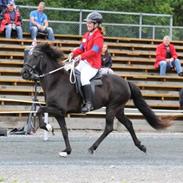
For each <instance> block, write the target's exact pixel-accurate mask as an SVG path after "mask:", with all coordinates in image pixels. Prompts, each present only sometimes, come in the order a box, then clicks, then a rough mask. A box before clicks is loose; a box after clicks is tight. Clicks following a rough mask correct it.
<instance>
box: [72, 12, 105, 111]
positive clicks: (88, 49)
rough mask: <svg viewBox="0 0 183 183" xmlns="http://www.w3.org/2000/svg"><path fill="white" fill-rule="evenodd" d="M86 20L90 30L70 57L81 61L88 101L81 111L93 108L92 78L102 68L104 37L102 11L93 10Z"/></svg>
mask: <svg viewBox="0 0 183 183" xmlns="http://www.w3.org/2000/svg"><path fill="white" fill-rule="evenodd" d="M84 21H86V25H87V29H88V32H86V33H85V34H84V35H83V38H82V42H81V44H80V47H79V48H76V49H74V50H73V51H72V53H71V54H70V57H71V58H74V60H75V61H78V62H79V64H78V65H77V66H76V69H77V70H78V71H80V74H81V85H82V88H83V92H84V98H85V101H86V103H85V105H84V106H83V107H82V109H81V111H82V112H88V111H91V110H93V104H92V90H91V85H90V79H92V78H93V77H94V76H95V75H96V74H97V72H98V70H99V69H100V68H101V53H102V47H103V40H104V38H103V31H102V27H101V23H102V15H101V14H100V13H98V12H97V11H93V12H92V13H90V14H88V16H87V17H86V19H84Z"/></svg>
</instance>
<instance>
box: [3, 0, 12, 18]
mask: <svg viewBox="0 0 183 183" xmlns="http://www.w3.org/2000/svg"><path fill="white" fill-rule="evenodd" d="M9 3H13V4H15V1H14V0H0V17H2V15H3V13H4V11H5V10H6V8H7V5H8V4H9Z"/></svg>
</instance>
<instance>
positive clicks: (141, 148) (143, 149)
mask: <svg viewBox="0 0 183 183" xmlns="http://www.w3.org/2000/svg"><path fill="white" fill-rule="evenodd" d="M140 150H141V151H143V152H144V153H146V152H147V149H146V147H145V146H144V145H141V146H140Z"/></svg>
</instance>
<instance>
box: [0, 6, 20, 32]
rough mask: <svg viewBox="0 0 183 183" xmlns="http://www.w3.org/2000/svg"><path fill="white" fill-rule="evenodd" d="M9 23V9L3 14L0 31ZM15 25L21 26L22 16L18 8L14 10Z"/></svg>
mask: <svg viewBox="0 0 183 183" xmlns="http://www.w3.org/2000/svg"><path fill="white" fill-rule="evenodd" d="M10 23H11V19H10V14H9V11H8V10H7V11H6V12H5V13H4V15H3V20H2V21H1V25H0V32H3V31H4V29H5V27H6V25H8V24H10ZM14 23H15V25H16V26H21V25H22V18H21V15H20V12H19V11H18V10H15V21H14Z"/></svg>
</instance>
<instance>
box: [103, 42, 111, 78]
mask: <svg viewBox="0 0 183 183" xmlns="http://www.w3.org/2000/svg"><path fill="white" fill-rule="evenodd" d="M101 62H102V68H101V69H100V73H101V74H113V73H114V72H113V70H112V69H111V67H112V59H111V55H110V53H109V51H108V47H107V44H104V45H103V47H102V55H101Z"/></svg>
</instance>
